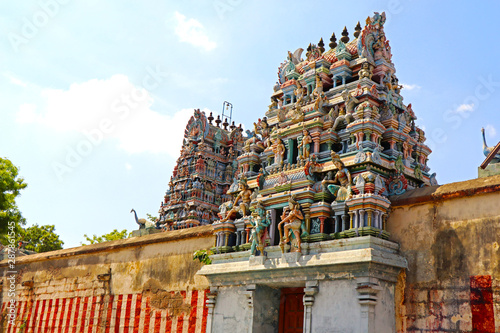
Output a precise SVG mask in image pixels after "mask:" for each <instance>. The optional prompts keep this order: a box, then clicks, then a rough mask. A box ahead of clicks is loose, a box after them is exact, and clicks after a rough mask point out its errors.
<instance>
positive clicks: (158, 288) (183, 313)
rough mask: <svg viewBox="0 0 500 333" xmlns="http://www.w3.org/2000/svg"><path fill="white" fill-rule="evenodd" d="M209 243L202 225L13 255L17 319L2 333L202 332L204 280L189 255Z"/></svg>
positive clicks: (210, 239)
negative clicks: (34, 253)
mask: <svg viewBox="0 0 500 333" xmlns="http://www.w3.org/2000/svg"><path fill="white" fill-rule="evenodd" d="M212 245H213V236H212V229H211V227H210V226H208V227H199V228H195V229H185V230H179V231H173V232H168V233H160V234H154V235H150V236H143V237H138V238H129V239H125V240H119V241H113V242H107V243H101V244H95V245H87V246H83V247H78V248H72V249H66V250H60V251H54V252H48V253H42V254H37V255H31V256H25V257H20V258H17V262H16V267H15V269H16V271H17V272H18V274H17V275H16V283H17V284H16V291H17V297H16V298H17V300H18V303H17V306H16V321H15V326H11V325H9V324H8V322H7V317H6V310H7V309H6V307H7V302H8V301H9V299H10V298H9V297H8V295H7V291H8V289H9V288H8V287H7V286H8V285H9V281H7V279H6V278H7V276H6V274H7V271H8V267H7V261H3V262H0V270H1V271H2V274H3V276H2V278H3V279H2V281H3V286H4V287H3V291H2V293H1V297H2V299H1V301H2V323H1V325H2V326H1V328H2V329H1V330H0V331H2V332H89V333H90V332H160V331H161V332H205V326H206V319H207V308H206V306H205V299H206V293H207V292H208V290H207V288H208V282H207V281H206V279H205V278H204V277H202V276H198V275H195V273H196V272H197V271H198V270H199V269H200V267H201V264H200V263H199V262H198V261H193V259H192V256H193V252H194V251H196V250H198V249H206V248H209V247H210V246H212Z"/></svg>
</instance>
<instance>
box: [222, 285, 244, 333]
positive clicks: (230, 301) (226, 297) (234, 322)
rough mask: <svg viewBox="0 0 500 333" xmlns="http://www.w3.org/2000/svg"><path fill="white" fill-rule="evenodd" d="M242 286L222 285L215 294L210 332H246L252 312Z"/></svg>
mask: <svg viewBox="0 0 500 333" xmlns="http://www.w3.org/2000/svg"><path fill="white" fill-rule="evenodd" d="M245 291H246V290H245V288H244V287H222V288H220V289H219V292H218V294H217V303H216V305H215V309H214V325H213V326H212V332H214V333H215V332H246V331H248V329H247V330H245V328H247V327H251V326H252V325H251V322H252V313H251V309H250V308H249V307H248V304H247V297H246V296H245V294H244V293H245Z"/></svg>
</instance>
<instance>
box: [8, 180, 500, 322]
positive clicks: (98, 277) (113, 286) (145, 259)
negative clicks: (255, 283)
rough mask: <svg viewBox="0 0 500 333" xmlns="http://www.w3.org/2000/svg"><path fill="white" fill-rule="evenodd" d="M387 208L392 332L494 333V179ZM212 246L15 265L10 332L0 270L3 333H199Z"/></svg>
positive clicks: (198, 239)
mask: <svg viewBox="0 0 500 333" xmlns="http://www.w3.org/2000/svg"><path fill="white" fill-rule="evenodd" d="M392 201H393V210H392V213H391V216H390V218H389V221H388V223H387V227H388V231H389V232H390V233H391V239H392V240H394V241H396V242H399V243H400V246H401V254H402V255H403V256H404V257H405V258H406V259H407V260H408V267H409V268H408V270H407V271H406V272H403V273H402V274H401V275H400V279H399V282H398V284H397V288H396V293H395V298H396V300H395V301H396V325H397V331H398V332H500V249H499V244H500V176H493V177H488V178H481V179H475V180H470V181H466V182H460V183H453V184H447V185H443V186H440V187H434V188H422V189H418V190H415V191H412V192H407V193H406V194H404V195H402V196H399V197H393V198H392ZM212 245H213V236H212V232H211V226H207V227H197V228H193V229H185V230H180V231H173V232H168V233H160V234H155V235H150V236H143V237H139V238H131V239H126V240H121V241H114V242H109V243H103V244H96V245H88V246H84V247H79V248H73V249H67V250H61V251H55V252H49V253H45V254H37V255H32V256H26V257H22V258H18V260H17V262H16V270H17V271H18V274H17V276H16V278H17V280H16V281H17V284H16V290H17V292H18V295H17V300H18V301H19V302H18V303H17V308H16V311H17V312H16V325H15V326H14V327H12V326H8V325H7V323H6V320H5V319H6V317H5V313H6V305H7V303H6V302H7V301H8V300H9V298H8V296H7V292H8V288H7V286H8V284H9V283H8V281H7V279H6V272H7V262H6V261H3V262H0V270H1V271H2V281H3V291H2V292H1V293H0V296H1V300H0V301H1V302H2V314H3V317H2V318H3V320H2V322H1V325H2V326H0V328H1V329H0V331H2V332H205V328H206V323H207V314H208V309H207V307H206V305H205V301H206V299H207V292H208V282H207V280H206V279H205V278H204V277H203V276H199V275H196V272H197V271H198V270H199V269H200V267H201V264H200V263H199V262H197V261H193V260H192V254H193V252H194V251H196V250H198V249H206V248H209V247H211V246H212ZM22 284H24V285H22ZM346 311H347V312H346V313H348V311H349V310H348V309H347V310H346Z"/></svg>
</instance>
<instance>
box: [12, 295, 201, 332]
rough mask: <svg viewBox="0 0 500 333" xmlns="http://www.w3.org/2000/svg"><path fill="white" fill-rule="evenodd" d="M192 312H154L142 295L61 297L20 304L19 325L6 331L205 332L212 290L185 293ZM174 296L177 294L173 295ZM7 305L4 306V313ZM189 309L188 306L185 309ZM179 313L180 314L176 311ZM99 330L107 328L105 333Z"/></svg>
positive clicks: (184, 297) (156, 310)
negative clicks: (208, 295)
mask: <svg viewBox="0 0 500 333" xmlns="http://www.w3.org/2000/svg"><path fill="white" fill-rule="evenodd" d="M180 293H181V295H182V296H183V299H184V304H188V305H189V309H190V310H189V313H187V312H180V313H179V314H176V315H175V316H172V315H171V314H170V313H169V311H168V310H158V309H153V308H152V307H151V305H150V298H149V297H146V296H144V297H143V295H142V294H124V295H109V296H103V297H101V296H90V297H74V298H58V299H45V300H35V301H33V302H32V303H29V301H20V302H17V306H16V309H17V313H16V321H15V325H10V324H9V323H4V329H5V331H4V332H7V333H14V332H33V333H46V332H54V333H98V332H106V333H108V332H119V333H142V332H148V333H156V332H162V333H163V332H171V333H174V332H177V333H191V332H193V333H204V332H205V331H206V326H207V315H208V309H207V307H206V299H207V297H206V295H207V293H208V290H200V291H199V290H190V291H181V292H180ZM172 295H174V292H172ZM6 306H7V302H4V303H3V304H2V313H4V310H5V307H6ZM185 308H188V307H185ZM176 312H179V311H176ZM99 327H102V328H104V331H103V330H102V329H101V330H99Z"/></svg>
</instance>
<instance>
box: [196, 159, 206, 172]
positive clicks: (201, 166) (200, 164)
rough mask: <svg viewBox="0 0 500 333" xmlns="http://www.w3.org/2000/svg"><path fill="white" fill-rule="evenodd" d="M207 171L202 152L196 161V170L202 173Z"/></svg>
mask: <svg viewBox="0 0 500 333" xmlns="http://www.w3.org/2000/svg"><path fill="white" fill-rule="evenodd" d="M204 171H205V161H204V160H203V157H202V156H201V154H200V155H199V156H198V160H197V161H196V172H199V173H202V172H204Z"/></svg>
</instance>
